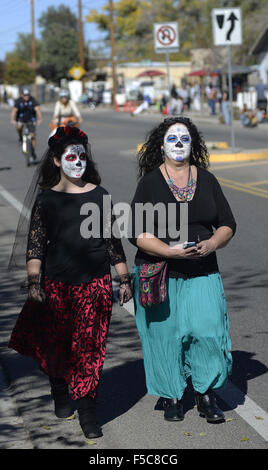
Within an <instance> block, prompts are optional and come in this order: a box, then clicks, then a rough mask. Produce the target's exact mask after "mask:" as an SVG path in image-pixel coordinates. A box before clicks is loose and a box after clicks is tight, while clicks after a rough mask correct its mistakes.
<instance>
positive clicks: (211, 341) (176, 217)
mask: <svg viewBox="0 0 268 470" xmlns="http://www.w3.org/2000/svg"><path fill="white" fill-rule="evenodd" d="M138 159H139V177H140V181H139V183H138V186H137V189H136V193H135V196H134V198H133V201H132V228H133V227H135V235H134V231H133V235H132V237H133V238H131V239H130V241H131V243H132V244H133V245H134V246H136V247H137V253H136V257H135V266H134V269H133V281H134V282H133V287H134V299H135V310H136V323H137V328H138V331H139V334H140V338H141V342H142V349H143V358H144V367H145V374H146V385H147V389H148V393H150V394H152V395H158V396H160V397H161V398H160V402H161V404H162V405H163V408H164V410H165V411H164V418H165V419H166V420H168V421H181V420H183V419H184V411H183V397H184V394H185V393H186V389H187V379H188V378H189V377H191V380H192V385H193V388H194V391H195V400H196V404H197V410H198V412H199V414H200V416H203V417H206V419H207V421H208V422H220V421H223V420H224V415H223V412H222V411H221V410H220V409H219V407H218V406H217V403H216V400H215V395H214V392H213V391H214V390H215V389H217V388H220V387H223V386H224V385H225V384H226V382H227V379H228V376H229V375H230V373H231V369H232V355H231V351H230V350H231V342H230V337H229V322H228V314H227V306H226V301H225V297H224V289H223V284H222V279H221V275H220V272H219V267H218V263H217V258H216V250H218V249H220V248H223V247H225V246H226V245H227V243H228V242H229V241H230V239H231V238H232V236H233V235H234V233H235V230H236V222H235V220H234V217H233V214H232V211H231V209H230V206H229V204H228V202H227V200H226V198H225V196H224V194H223V192H222V190H221V187H220V185H219V183H218V181H217V179H216V178H215V176H214V175H213V174H212V173H210V172H209V171H208V170H207V167H208V165H209V155H208V151H207V148H206V145H205V142H204V141H203V138H202V136H201V134H200V133H199V131H198V129H197V128H196V126H195V125H194V124H193V123H192V121H191V120H190V119H188V118H186V117H185V118H184V117H174V118H168V119H165V120H164V121H163V122H161V123H160V125H158V126H157V127H155V128H154V129H153V130H152V131H151V132H150V133H149V136H148V138H147V140H146V142H145V143H144V145H143V147H142V148H141V150H140V151H139V154H138ZM145 203H147V205H148V203H151V206H152V207H155V208H158V210H159V207H160V205H161V208H162V212H161V215H160V216H159V212H158V211H155V213H153V214H151V213H149V214H148V216H147V214H145V215H144V218H143V223H141V221H140V219H141V217H140V216H139V217H138V216H136V213H137V214H138V207H139V206H140V205H141V204H145ZM163 208H164V209H163ZM171 210H172V212H171ZM185 213H186V214H187V217H186V219H185ZM183 214H184V215H183ZM182 215H183V216H182ZM146 216H147V217H146ZM183 217H184V218H183ZM137 219H138V220H137ZM185 220H186V221H187V222H185ZM136 222H138V223H136ZM148 227H149V229H148ZM163 229H165V231H164V232H163ZM174 229H175V230H174ZM184 242H192V243H193V245H194V246H189V247H187V248H185V245H184ZM159 262H162V265H163V263H164V265H165V266H166V267H167V275H166V289H167V295H166V297H165V298H164V299H163V298H162V303H161V301H159V298H157V296H156V297H155V299H156V300H155V301H154V297H153V296H154V291H153V288H151V289H152V290H151V292H149V294H150V295H151V298H150V303H151V304H152V305H151V306H148V302H147V303H146V302H144V301H143V300H144V294H146V295H148V282H147V284H143V283H141V282H140V279H141V278H142V275H143V273H144V270H145V268H146V269H147V267H148V270H147V271H146V272H147V273H148V272H153V273H154V272H156V271H155V267H156V266H159ZM152 285H153V284H152ZM144 286H145V287H144ZM144 305H146V306H144ZM160 402H159V404H160Z"/></svg>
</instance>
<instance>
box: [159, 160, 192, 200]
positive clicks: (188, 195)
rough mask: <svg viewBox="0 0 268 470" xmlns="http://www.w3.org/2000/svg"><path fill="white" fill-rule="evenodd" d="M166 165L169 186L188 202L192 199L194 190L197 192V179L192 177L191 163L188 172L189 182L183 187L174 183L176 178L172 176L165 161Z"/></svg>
mask: <svg viewBox="0 0 268 470" xmlns="http://www.w3.org/2000/svg"><path fill="white" fill-rule="evenodd" d="M164 167H165V171H166V174H167V177H168V180H167V183H168V186H169V188H170V190H171V191H172V193H173V194H174V196H175V197H176V196H177V197H178V198H179V199H181V200H182V201H183V202H184V201H187V202H188V201H190V200H191V199H192V197H193V195H194V192H195V189H196V180H195V179H194V178H193V177H192V172H191V165H189V173H188V181H187V184H186V186H184V187H183V188H179V187H178V186H176V184H175V183H174V180H173V179H172V178H170V176H169V174H168V171H167V167H166V164H165V163H164Z"/></svg>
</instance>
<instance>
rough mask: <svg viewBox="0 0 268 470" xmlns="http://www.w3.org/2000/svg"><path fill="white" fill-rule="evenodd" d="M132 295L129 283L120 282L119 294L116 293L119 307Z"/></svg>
mask: <svg viewBox="0 0 268 470" xmlns="http://www.w3.org/2000/svg"><path fill="white" fill-rule="evenodd" d="M132 297H133V293H132V289H131V285H130V284H121V286H120V289H119V294H118V298H119V305H120V307H122V306H123V304H124V303H126V302H128V301H129V300H130V299H132Z"/></svg>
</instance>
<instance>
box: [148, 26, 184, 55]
mask: <svg viewBox="0 0 268 470" xmlns="http://www.w3.org/2000/svg"><path fill="white" fill-rule="evenodd" d="M154 48H155V52H156V53H157V54H162V53H165V52H178V50H179V32H178V24H177V23H175V22H173V23H155V24H154Z"/></svg>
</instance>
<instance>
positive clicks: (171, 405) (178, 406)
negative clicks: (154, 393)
mask: <svg viewBox="0 0 268 470" xmlns="http://www.w3.org/2000/svg"><path fill="white" fill-rule="evenodd" d="M163 408H164V410H165V413H164V418H165V419H166V420H167V421H182V420H183V419H184V413H183V401H182V400H178V399H177V398H165V399H164V402H163Z"/></svg>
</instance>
